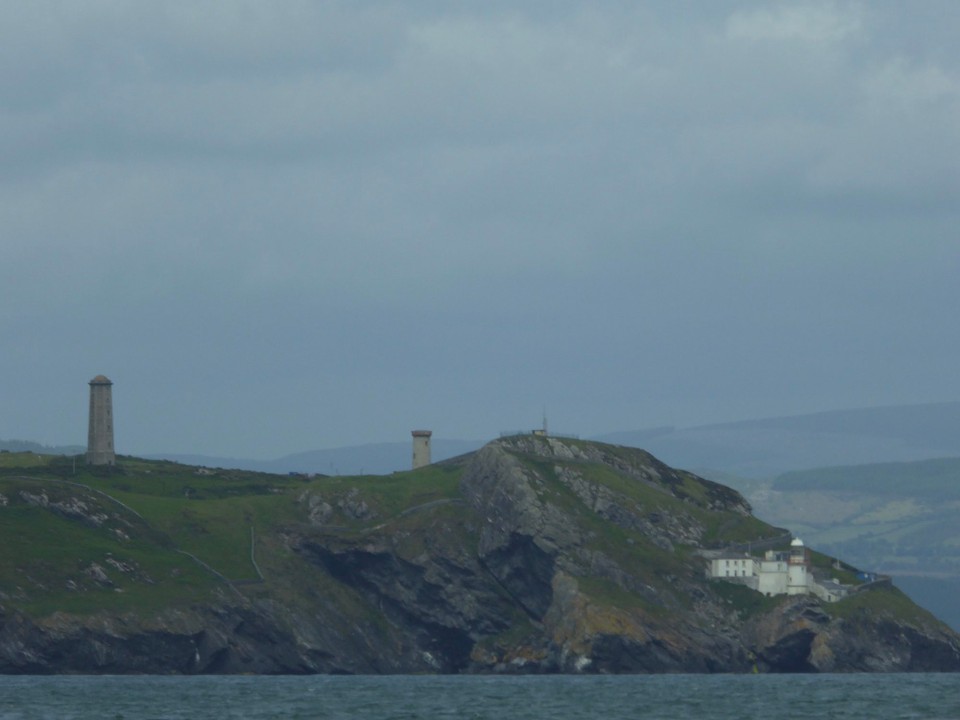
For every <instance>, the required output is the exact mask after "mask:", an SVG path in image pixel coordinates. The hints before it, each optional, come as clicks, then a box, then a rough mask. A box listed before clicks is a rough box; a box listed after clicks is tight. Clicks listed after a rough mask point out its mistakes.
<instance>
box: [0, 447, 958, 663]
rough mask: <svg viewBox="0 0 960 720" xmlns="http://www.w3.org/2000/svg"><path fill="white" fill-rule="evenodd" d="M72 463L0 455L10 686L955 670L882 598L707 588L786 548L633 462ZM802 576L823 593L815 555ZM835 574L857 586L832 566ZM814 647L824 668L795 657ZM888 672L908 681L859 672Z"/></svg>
mask: <svg viewBox="0 0 960 720" xmlns="http://www.w3.org/2000/svg"><path fill="white" fill-rule="evenodd" d="M75 460H76V459H75V458H73V457H64V456H41V455H36V454H34V453H9V452H8V453H0V543H2V547H4V548H5V550H4V552H3V553H2V554H0V668H7V670H6V671H7V672H11V671H15V672H65V671H67V672H182V673H190V672H368V673H369V672H462V671H469V670H472V671H496V672H506V671H524V672H531V671H536V672H543V671H552V672H556V671H566V672H579V671H582V670H583V669H584V668H590V669H591V670H592V671H602V672H654V671H664V670H671V671H687V672H704V671H717V670H722V671H731V670H740V671H743V670H745V669H748V668H750V667H752V666H753V665H755V664H757V663H759V664H760V665H761V666H762V667H763V668H765V669H768V670H778V669H779V670H790V669H794V670H799V669H806V670H813V669H818V668H819V669H824V670H830V671H833V670H836V669H838V668H845V667H849V668H861V667H868V668H874V667H876V668H879V667H882V668H885V669H887V670H891V669H897V668H900V669H907V668H908V667H909V668H913V669H923V668H928V669H929V668H939V667H946V666H951V667H952V665H951V663H953V662H954V659H951V658H952V655H951V656H949V657H947V658H946V659H945V660H943V659H939V658H926V657H921V656H918V657H917V658H914V659H910V658H912V656H911V655H910V654H909V653H906V654H904V652H905V651H906V648H907V647H908V646H909V644H910V643H912V642H914V640H913V639H911V638H913V637H914V636H916V637H920V636H922V638H924V639H923V642H926V643H932V646H934V647H937V648H943V649H944V651H945V652H947V653H952V652H953V650H952V649H951V648H953V646H954V643H955V642H956V641H955V639H954V638H953V637H952V636H950V635H949V634H948V633H945V631H944V629H943V628H942V626H940V625H939V624H938V623H937V622H936V621H935V620H934V619H933V618H932V617H931V616H929V615H928V614H927V613H926V612H924V611H923V610H921V609H920V608H917V607H916V606H914V605H912V604H911V603H909V602H908V601H905V600H904V599H903V598H902V596H899V595H898V594H897V593H896V591H895V589H891V588H880V589H878V590H876V591H875V592H876V593H877V594H876V595H875V596H872V597H871V598H869V601H870V603H873V604H877V603H879V606H880V611H878V612H874V611H872V610H871V611H870V612H869V613H866V614H864V613H863V612H861V610H860V609H858V608H860V607H861V606H862V605H863V604H864V602H866V601H865V600H864V599H863V598H859V599H858V598H850V599H848V600H844V601H841V602H840V603H837V604H835V605H831V606H830V607H829V608H827V607H826V606H824V608H823V609H818V608H819V606H820V603H819V601H817V600H815V599H813V598H803V599H800V600H797V599H796V598H793V599H790V598H763V597H761V596H759V593H755V592H754V591H748V590H746V589H745V588H740V587H736V586H727V585H726V584H724V583H718V582H709V581H708V580H707V579H706V578H705V576H704V568H705V560H704V559H703V557H702V552H704V551H705V550H706V549H708V548H723V547H726V546H729V545H731V544H736V543H756V542H758V541H763V540H765V539H766V540H771V541H772V540H773V539H774V538H776V539H777V542H779V543H780V546H782V547H786V543H787V542H789V538H784V537H783V532H782V530H781V529H779V528H777V527H774V526H771V525H768V524H766V523H764V522H762V521H760V520H758V519H757V518H755V517H753V516H751V515H750V514H749V511H748V508H747V505H746V503H745V502H744V500H743V498H742V497H741V496H740V495H739V494H738V493H736V492H735V491H732V490H730V489H729V488H727V487H724V486H722V485H719V484H716V483H711V482H709V481H707V480H704V479H702V478H699V477H697V476H696V475H694V474H692V473H687V472H683V471H677V470H673V469H671V468H669V467H667V466H666V465H663V464H662V463H660V462H659V461H657V460H656V458H653V457H652V456H650V455H648V454H647V453H644V452H643V451H640V450H636V449H633V448H624V447H618V446H612V445H604V444H600V443H592V442H587V441H578V440H571V439H564V440H554V439H552V438H536V437H525V436H523V437H516V438H506V439H501V440H499V441H496V442H494V443H490V444H489V445H487V446H485V447H484V448H483V449H482V450H480V451H478V452H477V453H475V454H473V455H470V456H465V457H462V458H457V459H454V460H451V461H447V462H444V463H438V464H434V465H431V466H429V467H426V468H421V469H418V470H415V471H408V472H399V473H393V474H391V475H383V476H349V477H326V476H313V477H308V476H302V475H269V474H264V473H257V472H249V471H238V470H223V469H211V468H203V467H193V466H188V465H182V464H178V463H174V462H168V461H151V460H143V459H138V458H132V457H120V458H118V463H117V465H116V466H115V467H99V468H96V467H89V466H87V465H85V464H84V463H82V462H80V461H75ZM813 560H814V566H815V569H818V571H819V572H821V573H828V574H831V573H832V574H836V572H837V571H835V570H834V569H833V568H832V567H831V559H830V558H829V557H827V556H825V555H821V554H816V553H815V554H814V556H813ZM840 574H841V575H842V579H844V580H845V581H848V582H849V583H851V584H855V583H856V582H857V581H856V579H855V576H854V574H853V571H852V569H851V568H847V572H841V573H840ZM884 598H887V599H884ZM864 607H866V606H864ZM871 607H872V606H871ZM844 613H846V614H844ZM841 617H844V618H848V620H847V621H845V622H848V624H846V625H845V624H842V623H839V620H838V619H839V618H841ZM883 618H887V620H886V622H890V623H894V624H895V625H896V627H898V628H902V627H906V626H903V625H902V623H910V632H908V633H907V634H906V635H904V634H903V632H900V631H899V630H898V631H897V632H898V634H896V635H895V636H892V637H896V638H900V639H898V640H897V642H899V643H905V645H904V647H903V648H899V649H898V650H897V651H896V652H894V651H892V650H891V649H890V648H881V647H879V646H878V645H877V643H878V642H879V641H880V640H881V639H883V638H885V637H886V631H884V632H882V633H880V632H876V631H875V630H873V629H871V628H872V627H873V624H875V623H876V622H878V621H879V620H881V619H883ZM834 619H837V622H834ZM851 622H852V623H853V624H852V625H851V624H849V623H851ZM848 627H855V628H856V632H857V633H858V635H857V636H856V637H857V638H859V639H857V640H856V641H855V642H851V640H850V639H849V638H847V639H844V633H846V632H847V630H846V629H845V628H848ZM801 631H802V632H801ZM797 633H799V635H798V634H797ZM911 633H913V635H911ZM818 635H819V636H822V639H821V641H820V642H821V644H825V645H829V646H832V647H835V652H834V653H833V654H830V655H824V656H822V657H820V656H817V657H814V656H813V655H811V654H810V653H811V652H812V650H811V648H812V647H813V646H812V645H811V643H812V642H813V638H814V637H817V636H818ZM863 638H866V640H863ZM865 642H867V643H870V646H869V647H867V646H865V645H864V643H865ZM884 642H886V641H885V640H884ZM957 647H958V650H957V653H956V654H957V659H956V662H957V663H958V666H960V642H958V643H957ZM890 657H894V658H904V657H905V658H908V659H910V660H909V662H910V663H913V664H911V665H909V666H908V665H902V667H901V665H896V664H893V665H891V664H890V663H889V660H878V661H877V662H879V663H881V664H880V665H876V666H865V665H863V661H862V658H890ZM945 657H946V656H945ZM871 662H873V661H872V660H871Z"/></svg>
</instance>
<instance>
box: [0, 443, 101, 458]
mask: <svg viewBox="0 0 960 720" xmlns="http://www.w3.org/2000/svg"><path fill="white" fill-rule="evenodd" d="M86 451H87V448H85V447H83V446H82V445H41V444H40V443H38V442H32V441H30V440H0V452H12V453H14V452H32V453H36V454H37V455H79V454H81V453H85V452H86Z"/></svg>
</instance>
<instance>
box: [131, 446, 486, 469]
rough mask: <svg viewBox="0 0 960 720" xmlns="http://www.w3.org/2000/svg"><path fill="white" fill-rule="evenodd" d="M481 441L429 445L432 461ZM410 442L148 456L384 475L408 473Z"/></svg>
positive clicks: (194, 462)
mask: <svg viewBox="0 0 960 720" xmlns="http://www.w3.org/2000/svg"><path fill="white" fill-rule="evenodd" d="M482 445H483V441H480V440H477V441H472V440H443V439H439V438H436V439H434V440H433V441H432V443H431V449H432V453H431V457H432V459H433V461H434V462H438V461H440V460H447V459H449V458H452V457H456V456H457V455H463V454H464V453H468V452H472V451H474V450H477V449H478V448H480V447H481V446H482ZM412 452H413V449H412V445H411V443H410V442H392V443H371V444H368V445H353V446H349V447H341V448H331V449H328V450H311V451H308V452H302V453H296V454H293V455H286V456H284V457H281V458H277V459H276V460H248V459H247V460H245V459H242V458H224V457H211V456H207V455H186V454H178V453H161V454H156V455H151V456H150V457H153V458H156V459H162V460H174V461H176V462H182V463H187V464H191V465H204V466H206V467H221V468H237V469H242V470H256V471H259V472H272V473H281V474H283V473H291V472H297V473H317V474H321V475H364V474H366V475H387V474H389V473H392V472H395V471H398V470H409V469H410V464H411V460H412Z"/></svg>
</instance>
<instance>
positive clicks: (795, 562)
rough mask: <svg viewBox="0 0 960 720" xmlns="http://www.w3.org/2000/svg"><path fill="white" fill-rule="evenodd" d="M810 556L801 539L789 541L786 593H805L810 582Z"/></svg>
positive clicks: (808, 589) (808, 588)
mask: <svg viewBox="0 0 960 720" xmlns="http://www.w3.org/2000/svg"><path fill="white" fill-rule="evenodd" d="M811 578H812V576H811V574H810V558H809V557H808V556H807V549H806V548H805V547H804V546H803V540H801V539H800V538H794V539H793V540H791V541H790V559H789V560H788V561H787V595H806V594H807V593H808V592H810V589H811V588H810V586H811V585H812V583H811Z"/></svg>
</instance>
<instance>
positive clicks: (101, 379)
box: [89, 375, 113, 385]
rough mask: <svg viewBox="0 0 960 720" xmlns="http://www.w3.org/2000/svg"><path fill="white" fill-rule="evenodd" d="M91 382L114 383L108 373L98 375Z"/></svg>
mask: <svg viewBox="0 0 960 720" xmlns="http://www.w3.org/2000/svg"><path fill="white" fill-rule="evenodd" d="M89 384H90V385H113V383H112V382H110V378H108V377H107V376H106V375H97V376H96V377H95V378H94V379H93V380H91V381H90V383H89Z"/></svg>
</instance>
